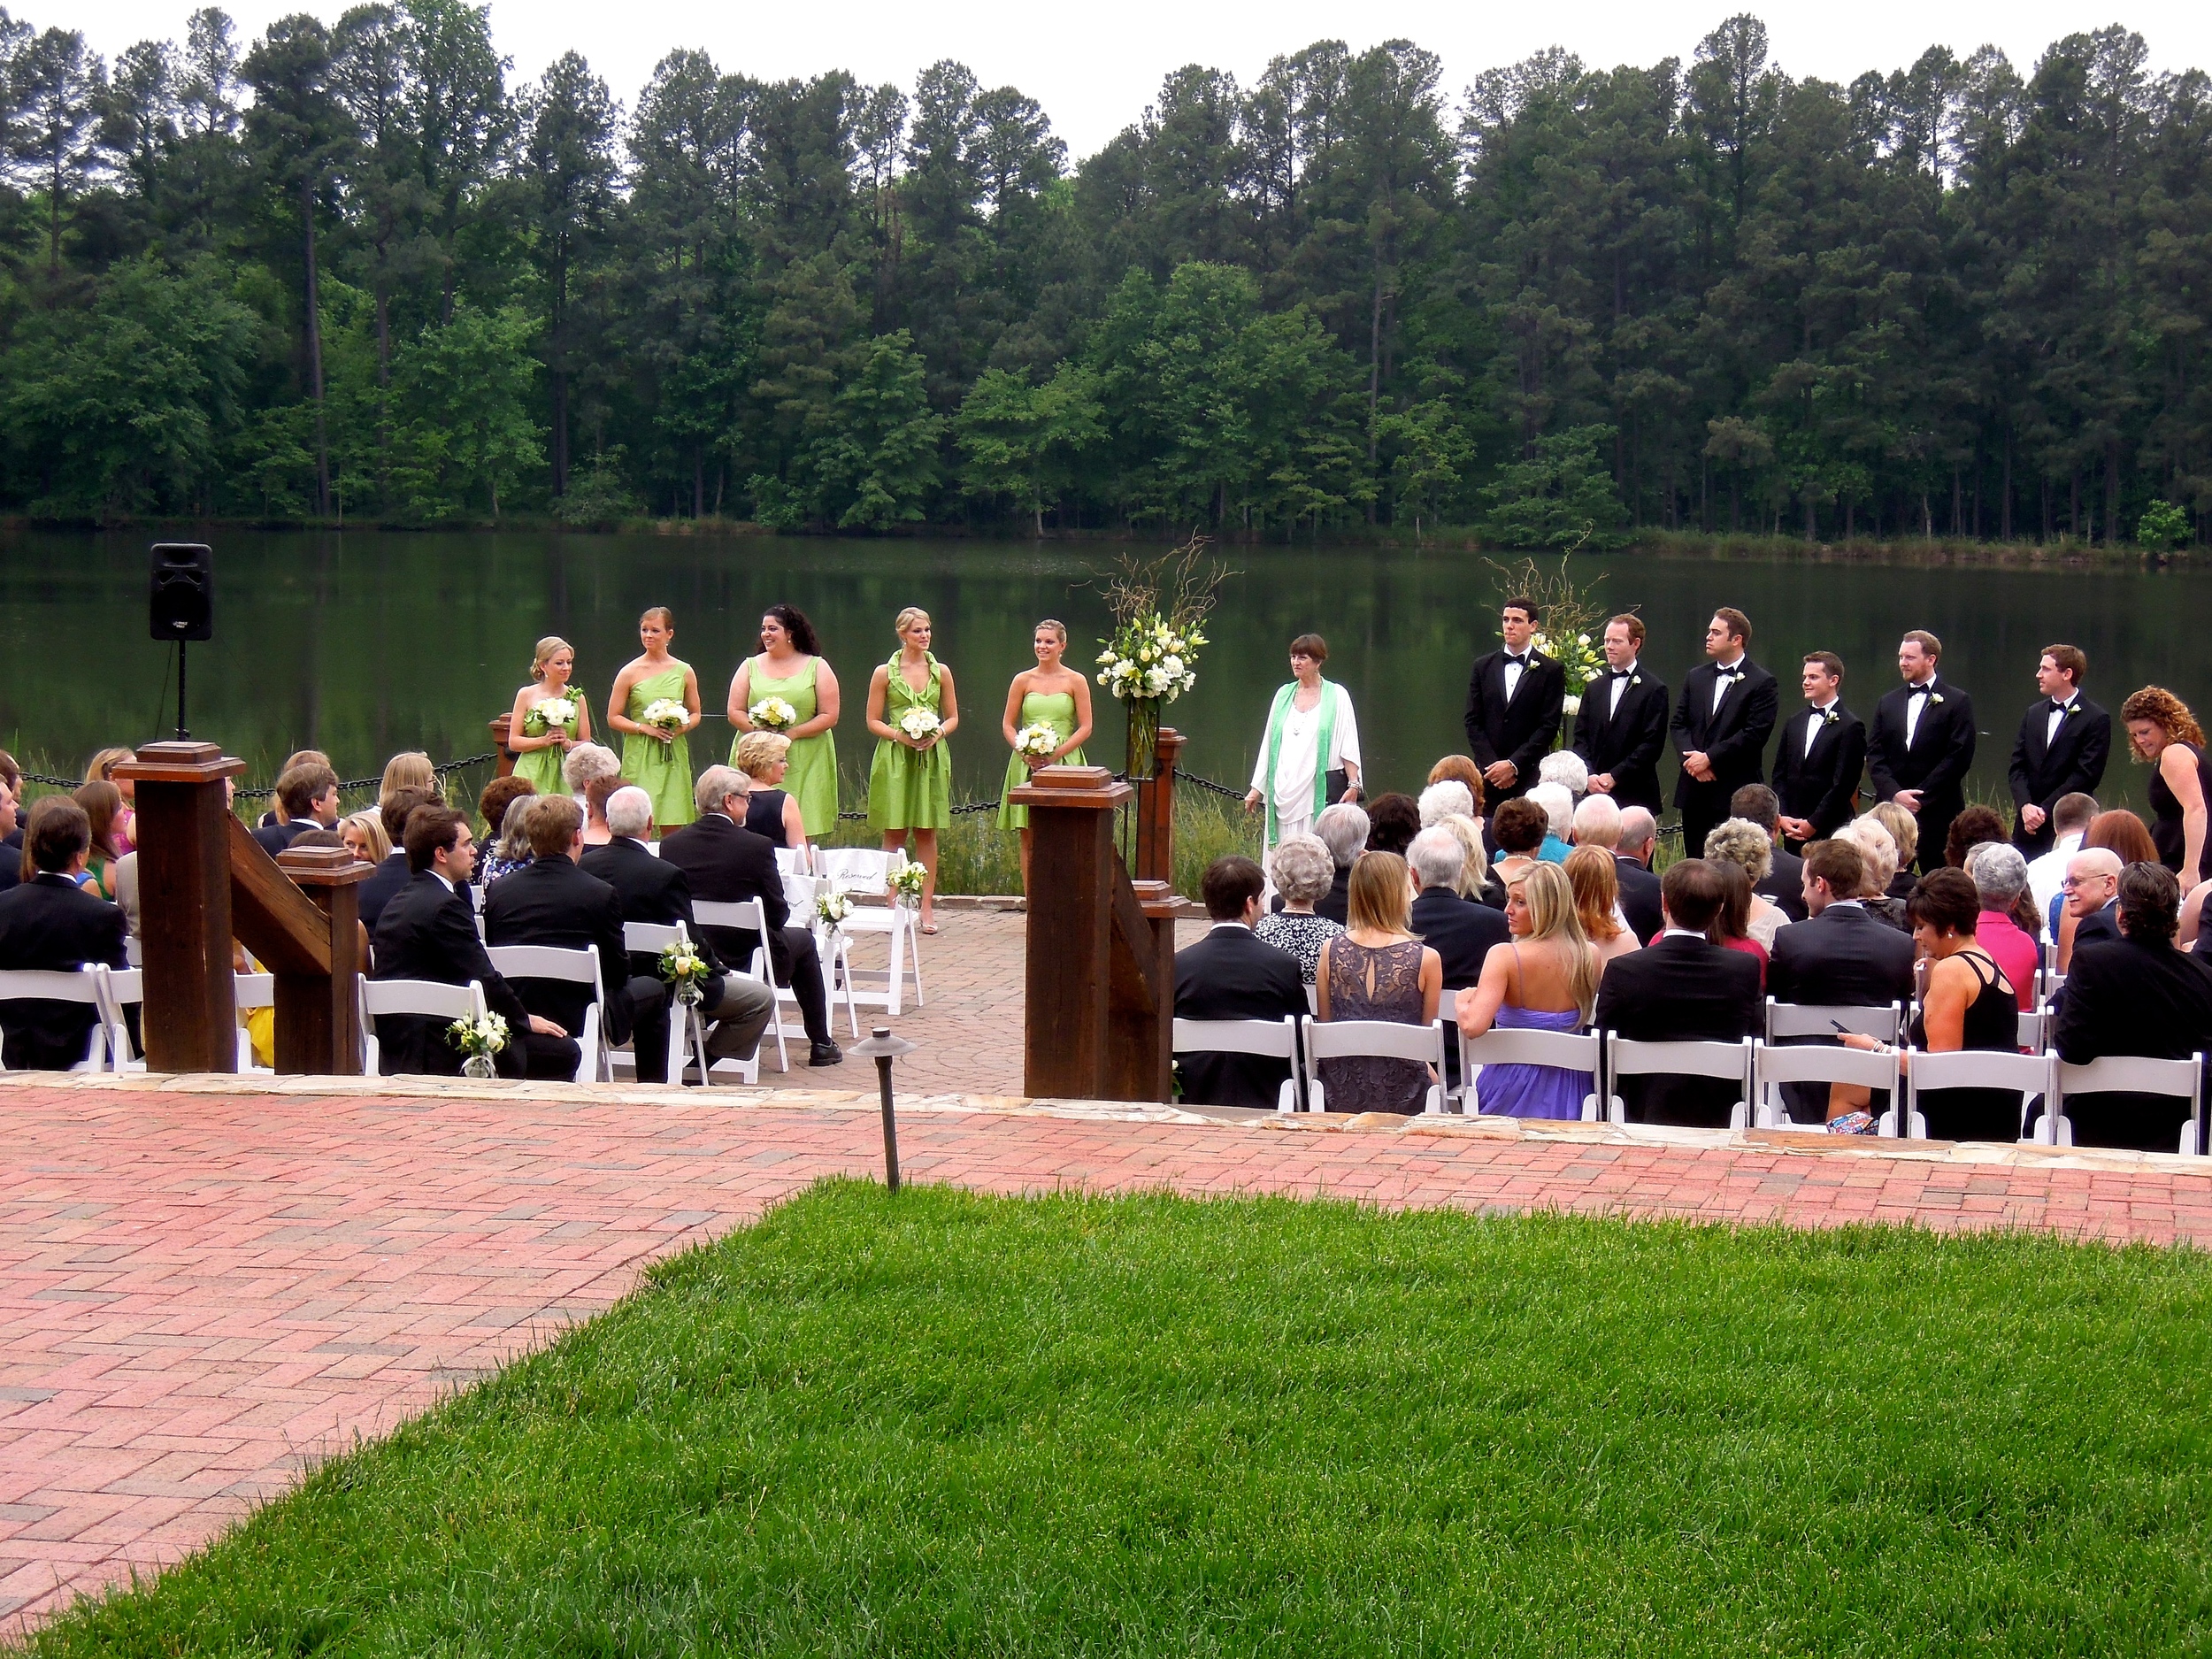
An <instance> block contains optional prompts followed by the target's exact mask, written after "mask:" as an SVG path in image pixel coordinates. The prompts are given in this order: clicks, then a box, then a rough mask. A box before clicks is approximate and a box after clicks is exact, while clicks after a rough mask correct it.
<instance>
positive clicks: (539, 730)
mask: <svg viewBox="0 0 2212 1659" xmlns="http://www.w3.org/2000/svg"><path fill="white" fill-rule="evenodd" d="M575 723H576V699H575V698H573V697H545V698H541V700H539V701H538V702H537V703H534V704H532V705H531V709H530V712H529V713H527V714H526V715H524V716H523V717H522V732H523V735H524V736H525V737H543V736H544V735H545V734H546V733H548V732H550V731H552V730H553V729H554V728H555V727H559V728H561V729H562V730H564V731H565V730H567V729H569V728H570V727H572V726H574V725H575Z"/></svg>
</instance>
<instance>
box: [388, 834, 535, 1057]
mask: <svg viewBox="0 0 2212 1659" xmlns="http://www.w3.org/2000/svg"><path fill="white" fill-rule="evenodd" d="M407 865H408V868H409V869H410V870H411V871H412V872H414V873H413V875H412V877H411V879H410V880H409V881H408V883H407V885H406V886H405V887H403V888H402V889H401V890H400V892H399V894H398V895H397V896H396V897H395V898H393V899H392V901H391V902H389V903H388V904H386V905H385V907H384V910H383V913H382V914H381V915H380V916H379V917H378V918H377V921H376V932H375V933H373V935H372V936H371V940H372V949H373V951H374V953H375V957H376V971H375V974H374V976H373V977H375V978H377V979H428V980H431V981H433V982H434V983H436V984H439V985H466V984H467V983H468V982H469V981H470V980H471V979H474V980H476V981H478V982H479V983H480V984H481V985H482V986H483V987H484V1004H485V1006H486V1008H487V1009H488V1010H490V1011H491V1012H492V1013H495V1014H496V1015H498V1016H499V1017H500V1018H502V1019H504V1020H505V1021H506V1022H507V1033H508V1036H509V1038H510V1041H509V1042H508V1044H507V1047H506V1048H504V1049H503V1050H501V1052H500V1053H499V1054H498V1055H497V1056H495V1061H494V1064H496V1065H497V1067H498V1069H499V1074H500V1075H501V1076H502V1077H513V1078H519V1077H533V1078H542V1079H548V1080H565V1079H568V1078H571V1077H573V1076H574V1075H575V1074H576V1062H577V1057H578V1055H577V1048H576V1043H575V1041H574V1040H573V1039H572V1038H571V1037H570V1036H569V1034H568V1032H567V1029H566V1028H565V1027H564V1026H562V1025H559V1024H557V1022H555V1021H553V1020H550V1019H547V1018H544V1017H543V1016H541V1015H537V1014H533V1013H532V1012H531V1011H530V1010H528V1009H526V1008H525V1007H524V1006H523V1003H522V999H521V998H520V997H519V996H518V995H515V989H514V987H512V986H511V985H509V984H508V983H507V981H506V980H505V979H502V978H501V977H500V974H499V970H498V969H496V968H495V967H493V966H492V959H491V958H490V957H489V956H486V955H485V954H484V941H482V940H480V939H479V938H478V937H477V936H476V917H475V910H474V906H473V905H472V903H471V902H470V899H469V895H468V894H467V892H466V891H465V889H466V887H468V880H469V877H470V875H471V874H472V872H474V871H475V869H476V841H475V837H474V836H472V834H471V833H469V826H468V824H467V822H466V820H465V819H464V818H462V817H461V815H460V814H459V813H457V812H456V811H454V810H452V809H451V808H450V807H447V806H442V805H439V804H436V803H432V804H430V805H426V806H423V807H419V808H418V809H416V810H415V811H414V812H413V813H411V815H410V816H409V818H408V819H407ZM450 1023H451V1022H450V1021H447V1020H442V1019H436V1018H431V1017H429V1016H426V1015H421V1014H380V1015H378V1016H377V1020H376V1041H377V1047H378V1048H379V1049H380V1061H381V1070H382V1071H383V1072H384V1075H385V1076H387V1077H395V1076H398V1075H400V1074H402V1073H406V1072H429V1073H431V1074H433V1075H436V1076H444V1077H457V1076H458V1075H459V1074H460V1071H461V1061H462V1057H463V1056H462V1054H461V1051H460V1050H459V1049H457V1048H454V1047H453V1046H452V1045H451V1044H450V1043H449V1042H448V1041H446V1038H445V1027H446V1026H447V1025H449V1024H450Z"/></svg>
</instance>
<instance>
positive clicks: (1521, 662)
mask: <svg viewBox="0 0 2212 1659" xmlns="http://www.w3.org/2000/svg"><path fill="white" fill-rule="evenodd" d="M1505 660H1506V661H1507V662H1509V663H1511V664H1515V665H1516V666H1517V667H1520V668H1526V667H1527V666H1528V658H1527V657H1525V656H1523V657H1516V656H1515V655H1514V654H1513V653H1512V652H1511V651H1508V652H1507V653H1506V654H1505Z"/></svg>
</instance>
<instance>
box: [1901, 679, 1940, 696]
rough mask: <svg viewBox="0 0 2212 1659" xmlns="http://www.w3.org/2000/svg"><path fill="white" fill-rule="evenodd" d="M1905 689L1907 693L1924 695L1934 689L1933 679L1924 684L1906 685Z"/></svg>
mask: <svg viewBox="0 0 2212 1659" xmlns="http://www.w3.org/2000/svg"><path fill="white" fill-rule="evenodd" d="M1905 690H1906V693H1907V695H1910V696H1915V697H1924V696H1927V695H1930V694H1931V693H1932V692H1933V691H1934V690H1935V681H1933V680H1930V681H1929V682H1928V683H1927V684H1926V685H1924V686H1908V687H1905Z"/></svg>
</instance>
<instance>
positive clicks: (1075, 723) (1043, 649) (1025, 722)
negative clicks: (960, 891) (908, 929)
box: [998, 617, 1091, 893]
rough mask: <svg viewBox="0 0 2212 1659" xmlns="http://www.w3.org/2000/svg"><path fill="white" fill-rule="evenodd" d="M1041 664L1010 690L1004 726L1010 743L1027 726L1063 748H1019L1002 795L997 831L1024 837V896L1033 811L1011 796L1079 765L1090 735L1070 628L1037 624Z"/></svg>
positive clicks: (1086, 696) (1087, 686)
mask: <svg viewBox="0 0 2212 1659" xmlns="http://www.w3.org/2000/svg"><path fill="white" fill-rule="evenodd" d="M1035 646H1036V651H1037V665H1036V667H1034V668H1025V669H1024V670H1022V672H1020V673H1018V674H1016V675H1015V676H1014V683H1013V684H1012V685H1010V686H1009V687H1007V688H1006V716H1005V718H1003V719H1002V720H1001V721H1000V722H999V727H1000V730H1002V732H1004V733H1005V734H1006V744H1007V747H1008V748H1010V749H1012V748H1013V745H1014V740H1015V737H1016V735H1017V733H1019V732H1020V731H1021V729H1022V728H1023V727H1024V726H1050V727H1051V728H1052V729H1053V730H1054V731H1056V732H1057V733H1059V734H1060V743H1059V747H1058V748H1056V749H1054V750H1053V751H1052V753H1050V754H1049V755H1044V756H1036V755H1025V754H1023V753H1022V752H1021V751H1020V750H1019V749H1015V750H1014V754H1013V756H1012V757H1011V758H1010V759H1009V760H1008V761H1007V763H1006V783H1005V786H1004V788H1003V789H1002V792H1001V794H1000V795H999V803H998V826H999V827H1000V828H1001V829H1018V830H1019V831H1020V832H1021V833H1022V891H1023V892H1025V893H1026V892H1028V891H1029V846H1030V833H1029V809H1028V808H1027V807H1025V806H1016V805H1015V804H1014V803H1012V802H1010V801H1009V800H1008V799H1007V798H1006V795H1007V793H1009V792H1010V791H1012V790H1013V789H1014V788H1015V787H1017V786H1018V785H1020V784H1022V783H1025V782H1026V781H1028V779H1029V774H1030V773H1031V772H1034V771H1036V770H1037V768H1038V767H1040V766H1059V765H1067V766H1080V765H1081V764H1083V740H1084V739H1086V738H1087V737H1088V736H1090V734H1091V682H1090V681H1089V680H1086V679H1084V678H1083V676H1082V675H1080V674H1079V673H1077V672H1075V670H1073V669H1072V668H1070V667H1068V666H1067V665H1066V664H1064V663H1063V662H1062V661H1061V660H1060V659H1061V658H1062V657H1064V656H1065V655H1066V654H1067V649H1068V625H1067V624H1066V623H1064V622H1057V621H1055V620H1054V619H1053V618H1050V617H1047V618H1045V619H1044V620H1043V621H1042V622H1040V623H1039V624H1038V625H1037V634H1036V639H1035Z"/></svg>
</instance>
